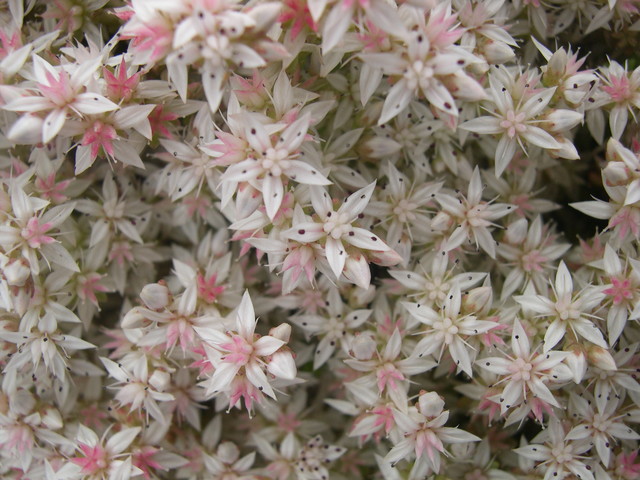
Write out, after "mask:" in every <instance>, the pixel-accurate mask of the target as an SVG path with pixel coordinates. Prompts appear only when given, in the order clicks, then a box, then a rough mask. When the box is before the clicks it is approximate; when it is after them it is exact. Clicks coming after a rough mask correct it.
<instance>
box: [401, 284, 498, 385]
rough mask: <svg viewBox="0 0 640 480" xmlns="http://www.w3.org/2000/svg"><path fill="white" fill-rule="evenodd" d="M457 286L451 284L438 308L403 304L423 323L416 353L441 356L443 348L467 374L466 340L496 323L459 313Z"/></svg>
mask: <svg viewBox="0 0 640 480" xmlns="http://www.w3.org/2000/svg"><path fill="white" fill-rule="evenodd" d="M461 300H462V296H461V294H460V287H459V286H457V285H453V286H452V288H451V290H450V291H449V294H448V296H447V299H446V300H445V301H444V304H443V306H442V308H440V309H439V310H438V311H436V310H433V309H432V308H430V307H428V306H426V305H422V304H420V303H403V304H402V305H403V306H404V307H405V308H406V309H407V311H408V312H409V313H410V314H411V316H412V317H414V318H415V319H417V320H419V321H420V322H421V323H424V324H425V325H427V327H428V330H426V331H424V332H421V334H422V338H421V340H420V341H419V342H418V344H417V345H416V347H415V353H419V356H420V357H422V356H424V355H431V354H436V356H437V358H438V359H440V358H441V357H442V353H443V351H444V349H445V348H446V349H448V350H449V354H450V355H451V358H452V359H453V361H454V362H455V364H456V365H457V367H458V368H459V369H460V370H462V371H463V372H465V373H466V374H467V375H469V376H470V377H472V376H473V371H472V369H471V363H472V355H475V353H474V354H470V353H469V350H470V349H471V347H470V346H469V344H468V343H467V342H466V340H467V339H468V338H469V337H471V336H474V335H482V334H483V333H486V332H488V331H489V330H491V329H492V328H494V327H495V326H496V323H495V322H490V321H487V320H478V319H477V318H476V317H475V316H474V315H461V312H460V308H461V303H462V302H461Z"/></svg>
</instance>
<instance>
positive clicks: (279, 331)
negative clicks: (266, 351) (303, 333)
mask: <svg viewBox="0 0 640 480" xmlns="http://www.w3.org/2000/svg"><path fill="white" fill-rule="evenodd" d="M269 335H271V336H272V337H275V338H277V339H278V340H282V341H283V342H285V343H289V338H290V337H291V325H289V324H288V323H281V324H280V325H278V326H277V327H273V328H272V329H271V330H269Z"/></svg>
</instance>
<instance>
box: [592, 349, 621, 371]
mask: <svg viewBox="0 0 640 480" xmlns="http://www.w3.org/2000/svg"><path fill="white" fill-rule="evenodd" d="M587 357H588V358H589V362H591V363H592V364H593V365H595V366H596V367H598V368H599V369H601V370H608V371H615V370H617V369H618V366H617V365H616V361H615V360H614V359H613V357H612V356H611V354H610V353H609V350H607V349H606V348H602V347H598V346H597V345H592V346H591V347H590V348H589V349H588V350H587Z"/></svg>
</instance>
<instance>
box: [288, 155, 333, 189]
mask: <svg viewBox="0 0 640 480" xmlns="http://www.w3.org/2000/svg"><path fill="white" fill-rule="evenodd" d="M290 163H291V166H290V167H289V168H287V170H286V171H285V172H284V174H285V175H286V176H287V177H289V178H290V179H291V180H295V181H296V182H298V183H304V184H306V185H330V184H331V181H330V180H329V179H328V178H327V177H325V176H324V175H322V174H321V173H320V172H318V169H317V168H315V167H313V166H312V165H309V164H308V163H306V162H303V161H300V160H290Z"/></svg>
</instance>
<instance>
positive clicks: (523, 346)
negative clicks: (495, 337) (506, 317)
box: [511, 319, 531, 357]
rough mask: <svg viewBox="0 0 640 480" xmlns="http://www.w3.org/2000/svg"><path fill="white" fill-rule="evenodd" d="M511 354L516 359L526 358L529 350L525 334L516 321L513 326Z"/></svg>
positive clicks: (527, 338)
mask: <svg viewBox="0 0 640 480" xmlns="http://www.w3.org/2000/svg"><path fill="white" fill-rule="evenodd" d="M511 345H512V349H513V353H514V354H515V355H516V357H528V356H529V352H530V349H531V345H530V344H529V337H528V336H527V332H525V331H524V328H522V324H521V323H520V321H519V320H518V319H516V321H515V323H514V325H513V337H512V340H511Z"/></svg>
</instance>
